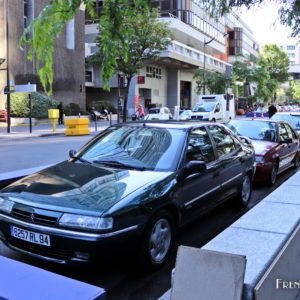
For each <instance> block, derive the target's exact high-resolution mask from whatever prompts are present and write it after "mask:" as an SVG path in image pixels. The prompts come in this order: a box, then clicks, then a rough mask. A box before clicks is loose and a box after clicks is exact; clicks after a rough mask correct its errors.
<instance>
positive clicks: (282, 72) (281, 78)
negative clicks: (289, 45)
mask: <svg viewBox="0 0 300 300" xmlns="http://www.w3.org/2000/svg"><path fill="white" fill-rule="evenodd" d="M258 63H259V65H261V66H262V67H264V68H265V69H266V70H267V71H268V72H269V74H270V77H271V78H272V79H276V80H277V81H278V82H280V83H282V82H285V81H287V80H288V78H289V73H288V71H289V65H290V60H289V58H288V56H287V54H286V53H285V52H283V51H282V50H280V48H279V47H278V46H277V45H275V44H271V45H264V46H263V48H262V52H261V53H260V54H259V61H258Z"/></svg>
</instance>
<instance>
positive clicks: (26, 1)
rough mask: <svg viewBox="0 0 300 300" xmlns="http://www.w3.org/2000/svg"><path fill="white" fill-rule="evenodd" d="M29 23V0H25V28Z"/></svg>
mask: <svg viewBox="0 0 300 300" xmlns="http://www.w3.org/2000/svg"><path fill="white" fill-rule="evenodd" d="M28 25H29V24H28V0H24V28H27V26H28Z"/></svg>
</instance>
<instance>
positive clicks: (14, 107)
mask: <svg viewBox="0 0 300 300" xmlns="http://www.w3.org/2000/svg"><path fill="white" fill-rule="evenodd" d="M10 99H11V116H12V117H18V118H27V117H28V112H29V106H28V105H29V104H28V103H29V101H28V94H27V93H12V94H11V97H10ZM57 105H58V101H56V100H53V99H52V98H50V97H48V96H45V95H43V94H40V93H32V94H31V109H32V117H34V118H48V109H51V108H56V107H57Z"/></svg>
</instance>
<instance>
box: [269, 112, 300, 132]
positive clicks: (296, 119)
mask: <svg viewBox="0 0 300 300" xmlns="http://www.w3.org/2000/svg"><path fill="white" fill-rule="evenodd" d="M271 119H272V120H280V121H286V122H289V123H290V124H291V125H292V126H293V127H294V128H295V129H296V130H300V115H283V114H275V115H274V116H272V118H271Z"/></svg>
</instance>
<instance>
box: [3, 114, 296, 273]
mask: <svg viewBox="0 0 300 300" xmlns="http://www.w3.org/2000/svg"><path fill="white" fill-rule="evenodd" d="M161 109H162V110H163V111H161ZM151 112H153V115H157V114H160V113H165V114H167V115H169V114H170V112H169V111H165V110H164V108H159V109H156V110H155V111H151ZM151 114H152V113H150V111H149V115H151ZM276 115H277V117H278V116H279V117H280V116H282V117H285V116H286V114H276ZM276 115H275V116H276ZM181 116H182V113H181ZM275 116H274V119H272V120H266V119H254V120H231V121H230V122H229V123H228V124H227V126H225V125H222V124H219V123H215V122H176V121H173V120H169V121H166V122H164V123H161V122H155V121H154V122H153V121H152V122H148V123H147V122H145V120H144V121H141V122H130V123H125V124H118V125H113V126H111V127H109V128H107V129H106V130H105V131H103V132H101V133H100V134H98V135H97V136H96V137H94V138H93V139H92V140H91V141H90V142H88V143H87V144H86V145H85V146H84V147H83V148H82V149H80V150H79V151H78V152H76V151H74V150H71V151H70V153H69V154H70V158H69V159H68V160H66V161H64V162H61V163H59V164H57V165H55V166H52V167H50V168H47V169H45V170H42V171H39V172H37V173H35V174H32V175H30V176H27V177H25V178H23V179H20V180H18V181H16V182H15V183H13V184H11V185H9V186H7V187H5V188H4V189H2V190H1V191H0V239H1V240H2V241H3V242H4V243H5V244H6V245H7V246H8V247H9V248H11V249H13V250H16V251H19V252H21V253H24V254H27V255H30V256H34V257H37V258H40V259H44V260H48V261H53V262H56V263H62V264H65V263H87V262H93V261H95V260H99V259H100V260H101V259H104V260H106V259H107V257H108V256H111V255H113V254H115V255H120V256H123V255H124V254H125V253H133V254H135V257H137V260H138V263H139V264H140V265H141V266H143V267H147V268H158V267H160V266H162V265H163V264H164V263H165V262H166V261H167V259H168V257H169V255H170V253H171V250H172V247H173V245H174V241H175V236H176V231H177V230H178V229H179V228H181V227H183V226H185V225H186V224H188V223H190V222H192V221H193V220H195V219H197V218H199V217H201V216H202V215H204V214H206V213H208V212H209V211H211V210H212V209H214V208H216V207H218V206H220V205H221V204H223V203H224V202H225V201H229V200H231V201H233V202H234V203H235V204H236V205H238V206H239V207H246V206H247V205H248V203H249V201H250V198H251V193H252V181H259V182H268V183H269V184H271V185H273V184H274V183H275V181H276V178H277V175H278V174H279V173H281V172H283V171H284V170H286V169H287V168H290V167H297V166H298V164H299V156H300V141H299V135H298V133H297V132H296V130H295V129H294V128H293V127H292V126H291V124H290V123H288V122H286V121H285V120H276V118H275ZM182 117H183V116H182ZM289 117H291V115H289ZM149 118H150V117H149ZM279 119H280V118H279ZM152 120H153V119H152Z"/></svg>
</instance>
